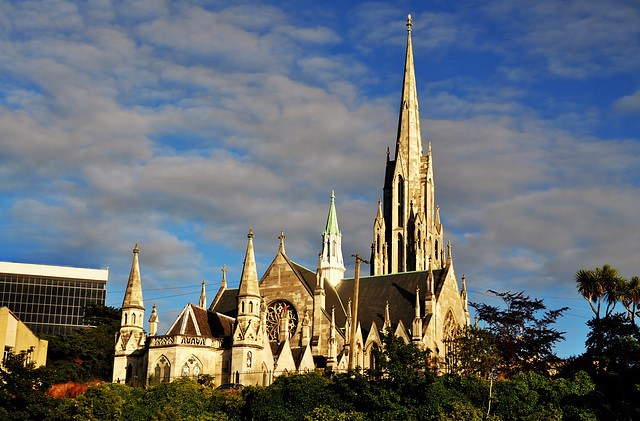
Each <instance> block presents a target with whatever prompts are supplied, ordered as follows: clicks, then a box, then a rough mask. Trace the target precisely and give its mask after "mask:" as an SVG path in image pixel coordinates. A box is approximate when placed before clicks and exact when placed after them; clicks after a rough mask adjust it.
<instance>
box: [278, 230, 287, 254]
mask: <svg viewBox="0 0 640 421" xmlns="http://www.w3.org/2000/svg"><path fill="white" fill-rule="evenodd" d="M285 238H287V236H286V235H284V231H280V236H279V237H278V239H279V240H280V250H284V239H285Z"/></svg>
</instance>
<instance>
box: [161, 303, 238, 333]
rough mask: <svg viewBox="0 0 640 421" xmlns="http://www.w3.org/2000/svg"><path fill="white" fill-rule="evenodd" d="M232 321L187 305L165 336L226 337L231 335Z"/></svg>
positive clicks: (192, 305)
mask: <svg viewBox="0 0 640 421" xmlns="http://www.w3.org/2000/svg"><path fill="white" fill-rule="evenodd" d="M234 321H235V320H234V319H232V318H229V317H227V316H224V315H221V314H218V313H215V312H212V311H208V310H205V309H203V308H200V307H198V306H196V305H194V304H191V303H189V304H187V305H186V306H185V307H184V309H183V310H182V312H181V313H180V315H179V316H178V317H177V318H176V320H175V321H174V322H173V324H172V325H171V327H170V328H169V331H168V332H167V335H190V336H201V337H209V338H212V337H219V336H228V335H231V327H232V326H233V322H234Z"/></svg>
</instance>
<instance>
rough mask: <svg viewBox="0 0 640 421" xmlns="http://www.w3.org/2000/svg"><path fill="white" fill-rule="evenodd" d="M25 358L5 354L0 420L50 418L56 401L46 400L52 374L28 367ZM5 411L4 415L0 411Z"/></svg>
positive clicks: (0, 369) (0, 378)
mask: <svg viewBox="0 0 640 421" xmlns="http://www.w3.org/2000/svg"><path fill="white" fill-rule="evenodd" d="M26 361H27V354H26V353H25V352H21V353H19V354H15V355H14V354H12V353H10V354H8V356H7V358H6V360H5V361H4V365H3V366H2V367H0V418H2V419H7V420H21V421H22V420H44V419H47V418H49V417H51V416H52V414H54V413H55V410H56V404H57V401H56V400H55V399H53V398H50V397H48V396H47V394H46V393H47V391H48V390H49V388H50V387H51V384H52V380H53V373H52V372H51V370H49V369H48V368H46V367H36V366H35V364H34V363H32V362H31V363H27V362H26ZM3 410H4V411H5V412H4V413H3V412H2V411H3Z"/></svg>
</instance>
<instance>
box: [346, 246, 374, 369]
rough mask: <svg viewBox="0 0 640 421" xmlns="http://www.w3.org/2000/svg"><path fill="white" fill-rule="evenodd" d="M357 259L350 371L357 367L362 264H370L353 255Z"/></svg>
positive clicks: (357, 255) (350, 345)
mask: <svg viewBox="0 0 640 421" xmlns="http://www.w3.org/2000/svg"><path fill="white" fill-rule="evenodd" d="M351 257H355V258H356V277H355V279H354V282H353V316H352V317H353V320H351V343H350V344H349V370H353V369H354V368H356V367H355V355H356V330H357V329H358V296H359V295H360V263H362V262H364V263H366V264H369V262H368V261H366V260H364V259H363V258H361V257H360V255H359V254H352V255H351Z"/></svg>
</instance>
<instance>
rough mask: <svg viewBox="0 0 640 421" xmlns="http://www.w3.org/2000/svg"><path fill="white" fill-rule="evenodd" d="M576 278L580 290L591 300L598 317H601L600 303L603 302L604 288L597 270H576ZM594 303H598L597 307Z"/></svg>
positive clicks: (590, 302)
mask: <svg viewBox="0 0 640 421" xmlns="http://www.w3.org/2000/svg"><path fill="white" fill-rule="evenodd" d="M575 279H576V283H577V284H578V292H579V293H580V295H582V296H583V297H584V299H585V300H587V301H588V302H589V305H590V306H591V310H593V313H594V314H595V316H596V319H599V318H600V303H601V302H602V294H603V292H604V289H603V288H602V286H601V285H600V284H599V283H598V279H597V278H596V274H595V272H594V271H593V270H587V269H580V270H579V271H577V272H576V275H575ZM594 304H597V308H596V307H595V306H594Z"/></svg>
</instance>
